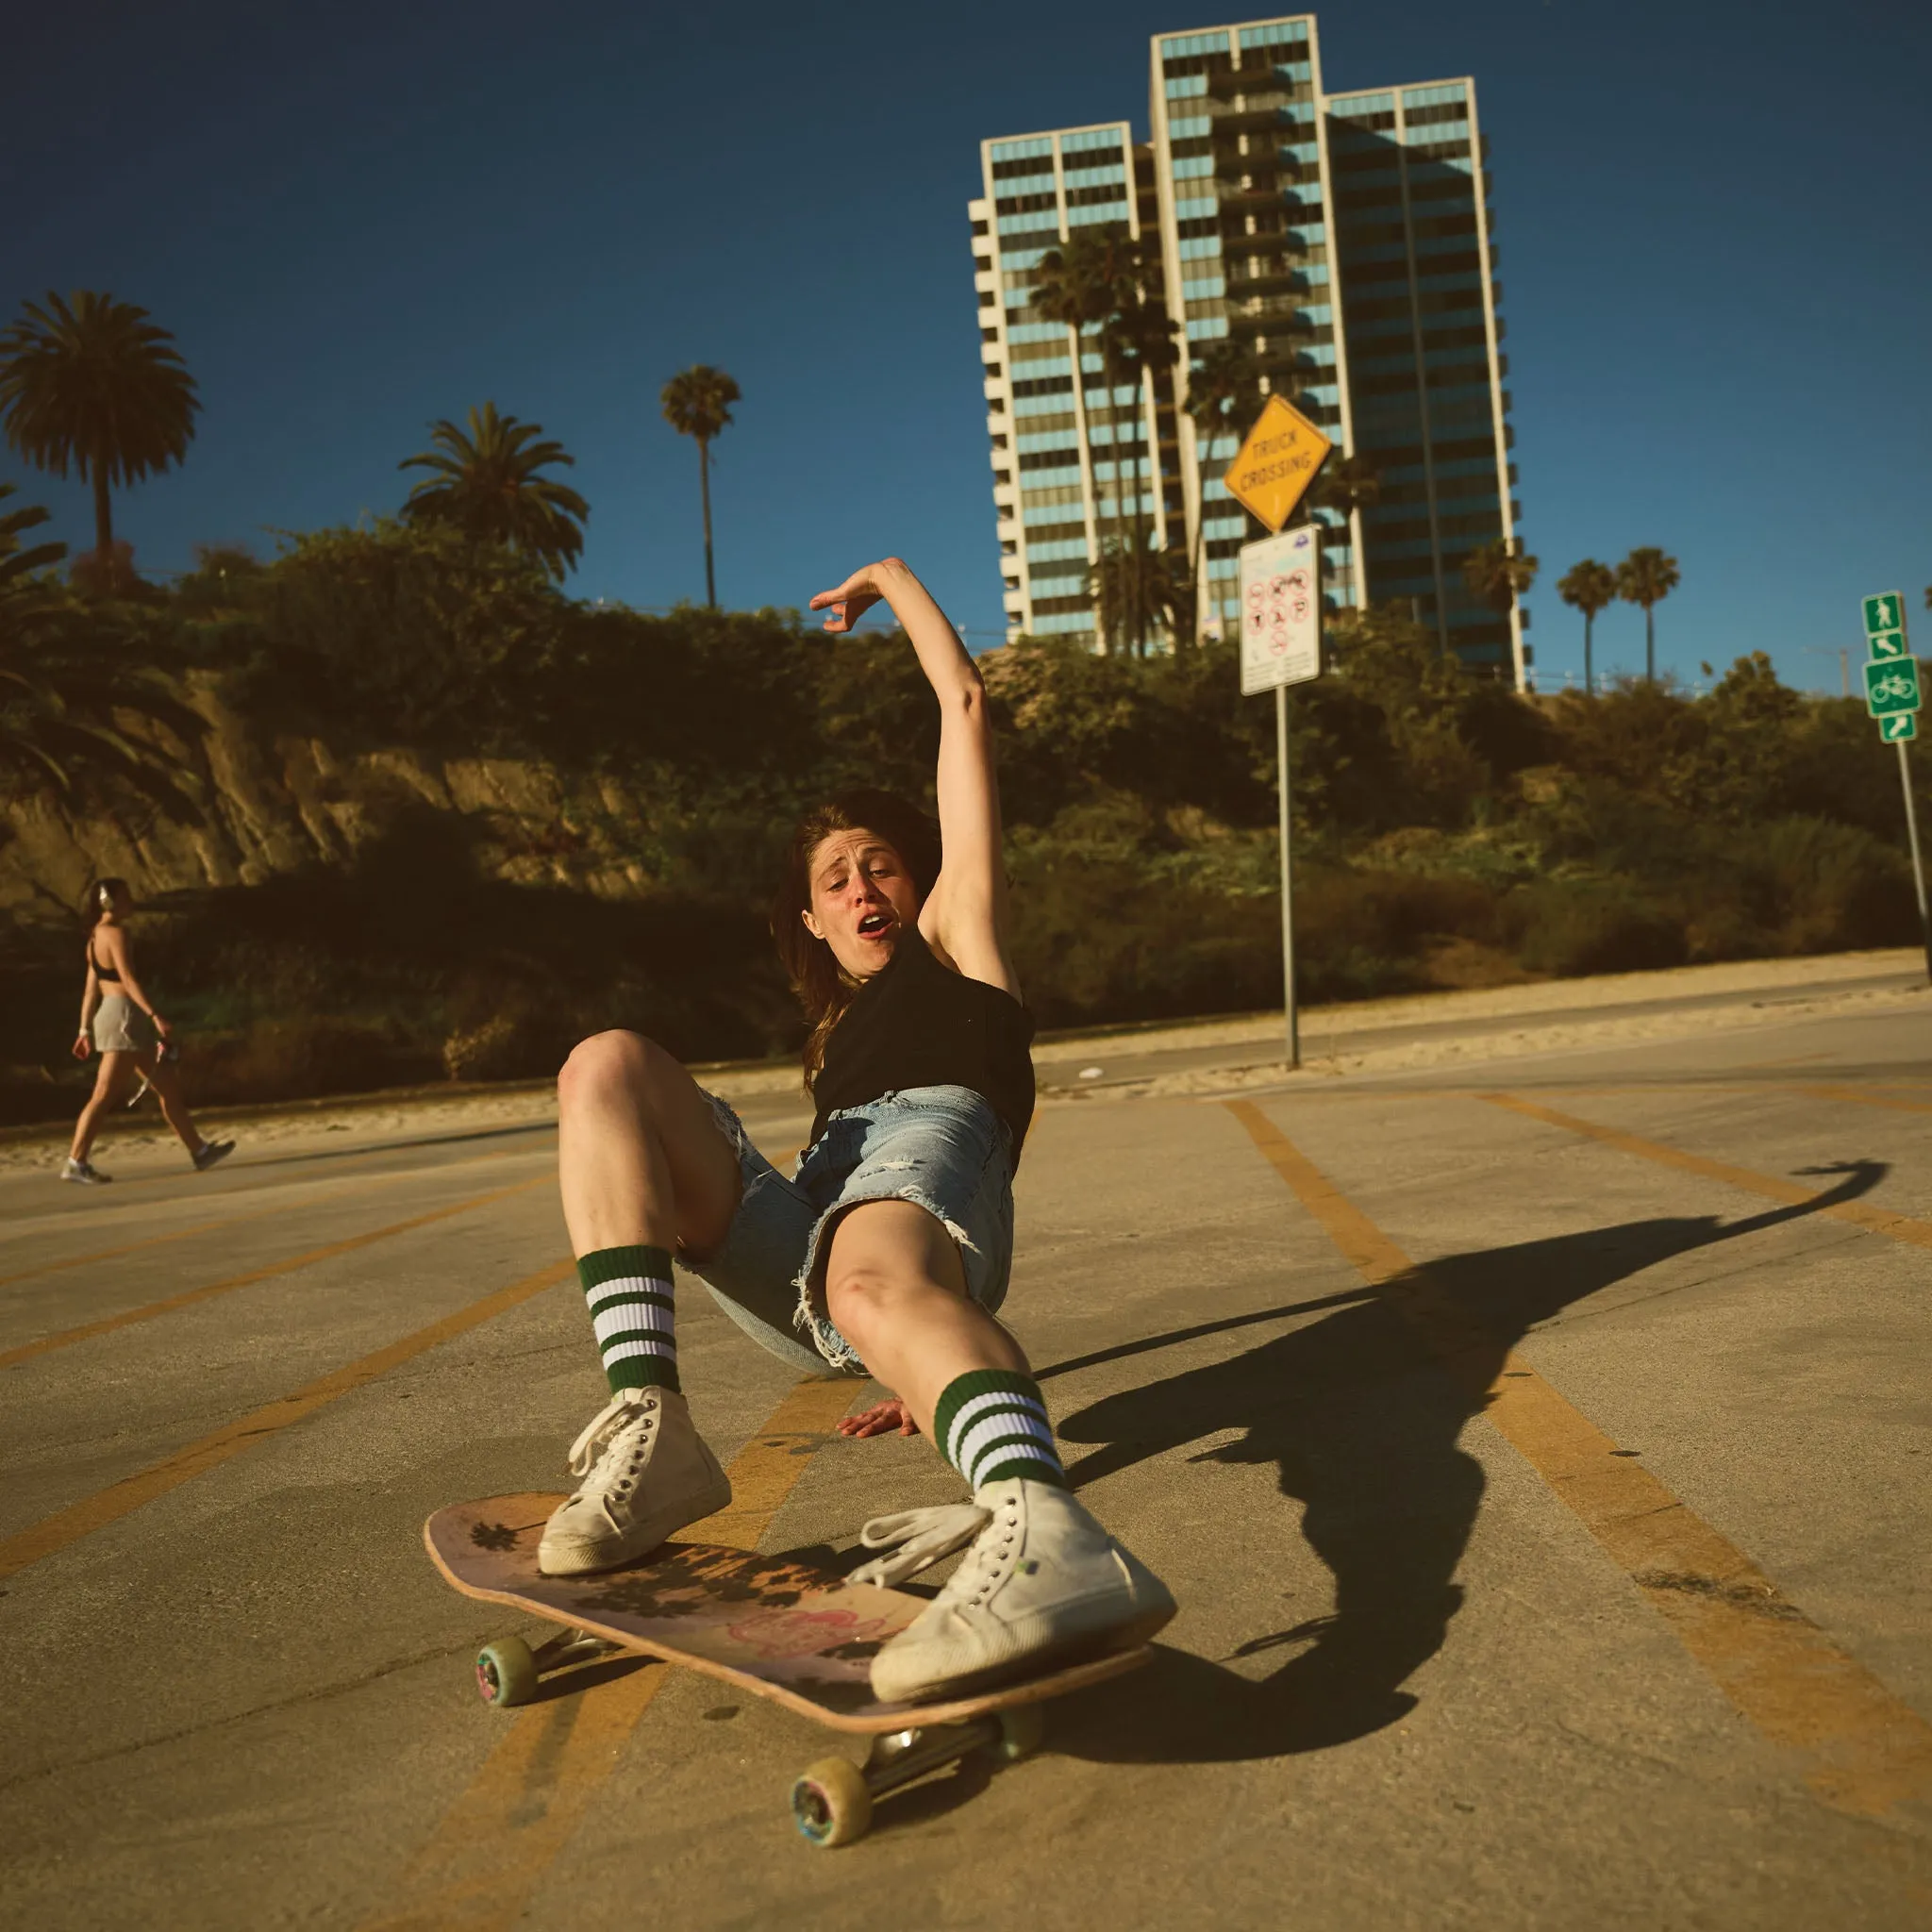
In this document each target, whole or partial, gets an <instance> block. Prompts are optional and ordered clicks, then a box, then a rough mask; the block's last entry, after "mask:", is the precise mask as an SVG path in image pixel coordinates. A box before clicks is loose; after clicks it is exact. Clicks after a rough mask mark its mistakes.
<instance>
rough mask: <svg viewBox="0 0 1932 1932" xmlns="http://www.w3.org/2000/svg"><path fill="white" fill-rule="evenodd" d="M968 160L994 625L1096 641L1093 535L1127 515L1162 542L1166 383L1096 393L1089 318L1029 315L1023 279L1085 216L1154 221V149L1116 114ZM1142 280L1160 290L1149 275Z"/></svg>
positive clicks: (1135, 225)
mask: <svg viewBox="0 0 1932 1932" xmlns="http://www.w3.org/2000/svg"><path fill="white" fill-rule="evenodd" d="M980 173H981V181H982V190H983V192H982V194H981V197H980V198H979V199H978V200H976V201H974V203H972V205H971V208H970V209H969V213H970V215H971V219H972V225H973V252H974V264H973V265H974V284H975V285H976V288H977V291H978V296H979V319H980V331H979V333H980V360H981V363H982V367H983V372H984V388H985V392H986V406H987V436H988V441H989V443H990V447H991V459H992V474H993V503H994V508H995V514H996V516H997V519H998V529H999V545H1000V570H1001V575H1002V579H1003V582H1004V587H1005V601H1006V613H1007V631H1008V637H1020V636H1023V635H1026V636H1034V637H1042V636H1054V635H1062V636H1073V637H1076V638H1080V639H1083V640H1085V641H1093V642H1097V641H1098V625H1097V624H1096V621H1095V616H1094V609H1093V598H1092V594H1091V588H1090V576H1089V573H1090V571H1091V568H1092V565H1093V563H1094V561H1095V560H1096V559H1097V558H1098V557H1099V555H1100V543H1101V541H1102V539H1103V538H1104V537H1105V536H1107V535H1108V533H1109V531H1111V530H1112V529H1113V528H1115V527H1117V526H1118V525H1119V524H1120V523H1121V522H1124V520H1127V519H1132V520H1133V521H1134V522H1135V523H1136V524H1137V525H1139V526H1140V527H1141V528H1143V529H1145V530H1147V531H1149V532H1151V534H1152V536H1153V540H1154V541H1156V542H1157V543H1160V542H1165V541H1168V530H1169V525H1170V520H1171V513H1170V511H1169V508H1168V505H1167V502H1166V499H1165V497H1164V495H1163V493H1162V491H1161V489H1160V487H1159V477H1160V475H1161V474H1162V455H1163V451H1167V452H1169V457H1168V461H1169V466H1170V467H1171V463H1172V457H1171V449H1172V444H1173V441H1174V397H1173V391H1172V385H1171V383H1167V382H1162V381H1159V380H1157V379H1156V378H1153V377H1148V378H1145V379H1143V380H1142V381H1141V382H1139V383H1121V384H1119V385H1117V386H1116V388H1115V389H1114V391H1112V393H1111V394H1109V392H1108V386H1107V379H1106V374H1105V370H1104V368H1103V364H1102V358H1101V354H1100V349H1099V344H1098V342H1097V341H1096V340H1095V331H1094V330H1093V329H1091V328H1089V329H1087V330H1085V331H1076V330H1074V329H1073V328H1070V327H1068V326H1066V325H1063V324H1060V323H1056V322H1050V321H1046V320H1043V319H1041V316H1040V314H1039V312H1038V310H1037V309H1036V308H1034V306H1033V304H1034V291H1035V285H1036V283H1037V281H1038V278H1039V267H1040V263H1041V259H1042V258H1044V257H1045V256H1047V255H1048V254H1050V253H1051V252H1052V251H1053V250H1054V249H1056V248H1058V246H1059V245H1060V244H1061V243H1062V242H1066V241H1068V240H1069V239H1071V238H1072V237H1073V236H1074V235H1075V234H1077V233H1078V232H1079V231H1080V230H1081V229H1082V228H1083V227H1088V226H1091V225H1102V224H1116V225H1121V226H1123V227H1124V228H1125V229H1126V230H1127V232H1128V233H1130V234H1133V235H1136V236H1138V235H1140V234H1141V233H1142V231H1143V223H1144V224H1145V225H1146V226H1147V227H1148V228H1151V227H1152V226H1153V217H1154V179H1153V167H1152V161H1151V158H1150V157H1149V154H1148V151H1147V149H1146V148H1145V147H1144V146H1141V147H1136V145H1135V143H1134V140H1133V134H1132V130H1131V129H1130V128H1129V127H1128V125H1127V124H1126V123H1125V122H1124V121H1122V122H1114V123H1109V124H1108V125H1104V126H1098V127H1075V128H1063V129H1056V130H1054V131H1052V132H1050V133H1045V134H1033V135H1026V136H1024V137H1020V138H1016V139H1013V140H1008V141H989V142H983V143H982V144H981V149H980ZM1149 292H1150V294H1151V295H1152V296H1153V298H1154V299H1156V300H1160V299H1163V298H1162V294H1161V290H1160V287H1159V279H1158V274H1157V275H1156V277H1155V285H1154V286H1153V288H1152V289H1151V290H1150V291H1149ZM1172 516H1173V517H1176V518H1177V516H1178V502H1177V501H1176V503H1175V506H1174V511H1173V512H1172Z"/></svg>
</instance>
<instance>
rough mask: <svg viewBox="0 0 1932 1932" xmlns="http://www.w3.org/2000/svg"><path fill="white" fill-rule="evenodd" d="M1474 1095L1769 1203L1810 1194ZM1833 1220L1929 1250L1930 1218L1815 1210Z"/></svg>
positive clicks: (1720, 1163) (1501, 1098)
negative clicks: (1738, 1189) (1720, 1183)
mask: <svg viewBox="0 0 1932 1932" xmlns="http://www.w3.org/2000/svg"><path fill="white" fill-rule="evenodd" d="M1478 1098H1480V1099H1483V1100H1487V1101H1488V1102H1489V1103H1490V1105H1491V1107H1501V1108H1508V1110H1509V1111H1510V1112H1511V1113H1520V1114H1522V1115H1524V1118H1525V1119H1528V1120H1533V1121H1541V1122H1542V1123H1543V1124H1544V1125H1545V1126H1551V1127H1561V1128H1562V1129H1563V1130H1564V1131H1565V1132H1566V1133H1571V1134H1579V1135H1581V1136H1582V1137H1583V1138H1584V1139H1585V1140H1587V1141H1600V1142H1601V1143H1602V1144H1603V1145H1604V1146H1606V1147H1614V1148H1616V1149H1617V1151H1618V1152H1619V1153H1620V1154H1634V1155H1636V1156H1637V1158H1639V1159H1640V1160H1652V1161H1655V1162H1656V1163H1657V1165H1658V1166H1659V1167H1674V1168H1675V1169H1677V1170H1678V1172H1679V1173H1682V1174H1696V1175H1697V1176H1698V1177H1699V1178H1700V1179H1703V1180H1709V1181H1723V1182H1724V1185H1725V1186H1726V1187H1732V1188H1740V1189H1742V1190H1743V1191H1744V1192H1746V1193H1748V1194H1761V1195H1763V1196H1764V1198H1765V1199H1766V1200H1768V1201H1783V1202H1786V1203H1787V1204H1789V1205H1791V1206H1797V1205H1799V1204H1801V1203H1803V1202H1806V1201H1809V1200H1810V1199H1811V1198H1812V1197H1811V1195H1810V1194H1809V1193H1807V1191H1806V1190H1805V1189H1804V1188H1802V1187H1800V1186H1799V1185H1798V1183H1797V1182H1795V1181H1790V1180H1786V1179H1784V1178H1783V1177H1782V1176H1781V1175H1779V1174H1759V1173H1757V1170H1756V1169H1754V1168H1749V1167H1734V1166H1733V1165H1732V1164H1731V1163H1730V1162H1729V1161H1727V1160H1713V1159H1711V1158H1709V1156H1707V1155H1704V1154H1687V1153H1686V1152H1685V1151H1684V1150H1683V1149H1682V1148H1681V1147H1668V1146H1666V1145H1665V1144H1664V1143H1663V1142H1662V1141H1646V1140H1644V1139H1643V1137H1642V1136H1641V1135H1640V1134H1626V1133H1624V1131H1623V1129H1622V1128H1620V1127H1605V1126H1599V1125H1598V1124H1597V1123H1596V1122H1594V1121H1586V1120H1580V1119H1578V1118H1577V1116H1576V1115H1575V1114H1574V1113H1558V1112H1557V1109H1556V1108H1553V1107H1541V1106H1539V1105H1538V1104H1537V1103H1536V1102H1535V1101H1533V1100H1524V1099H1523V1098H1522V1097H1521V1096H1520V1095H1519V1094H1515V1093H1484V1094H1481V1095H1479V1096H1478ZM1816 1211H1817V1212H1818V1213H1819V1214H1821V1215H1824V1216H1825V1217H1826V1218H1828V1219H1829V1220H1832V1221H1848V1222H1850V1223H1851V1224H1852V1225H1853V1226H1854V1227H1863V1228H1868V1229H1870V1230H1871V1232H1872V1233H1874V1234H1883V1235H1890V1237H1891V1239H1892V1240H1893V1241H1910V1242H1911V1243H1912V1245H1913V1246H1915V1247H1921V1248H1932V1222H1927V1221H1914V1220H1913V1219H1912V1217H1911V1216H1910V1215H1909V1214H1895V1213H1893V1212H1892V1211H1891V1210H1890V1208H1874V1207H1873V1206H1871V1205H1870V1203H1868V1202H1865V1201H1834V1202H1832V1203H1831V1204H1830V1205H1829V1206H1828V1207H1823V1208H1818V1209H1817V1210H1816Z"/></svg>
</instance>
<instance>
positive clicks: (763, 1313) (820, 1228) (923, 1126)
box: [678, 1087, 1013, 1375]
mask: <svg viewBox="0 0 1932 1932" xmlns="http://www.w3.org/2000/svg"><path fill="white" fill-rule="evenodd" d="M705 1098H706V1099H707V1100H708V1101H709V1102H710V1103H711V1109H712V1111H713V1113H714V1114H715V1115H716V1116H717V1121H718V1125H719V1127H720V1128H721V1129H722V1130H723V1132H724V1136H725V1138H726V1139H727V1140H728V1141H730V1142H731V1144H732V1145H733V1146H734V1147H735V1148H736V1149H737V1150H738V1165H739V1172H740V1174H741V1176H742V1180H743V1191H742V1193H741V1195H740V1198H739V1203H738V1211H737V1213H736V1214H734V1215H733V1216H732V1217H731V1225H730V1227H729V1228H728V1229H727V1230H726V1231H725V1235H724V1241H722V1242H720V1243H719V1245H718V1246H717V1247H715V1248H713V1249H712V1250H711V1252H710V1253H709V1254H708V1255H703V1256H693V1255H686V1254H680V1255H679V1256H678V1259H679V1261H681V1262H682V1263H683V1265H684V1266H685V1267H686V1268H688V1269H689V1270H690V1271H691V1273H692V1274H695V1275H697V1277H698V1278H699V1279H700V1280H701V1281H703V1282H704V1284H705V1286H706V1287H707V1288H708V1289H709V1290H710V1291H711V1296H712V1299H713V1300H715V1301H716V1302H717V1304H718V1306H719V1307H721V1308H723V1309H724V1312H725V1314H727V1315H728V1316H730V1318H731V1319H732V1320H733V1321H734V1322H736V1323H737V1324H738V1325H739V1326H740V1327H741V1328H742V1329H743V1330H744V1332H745V1333H746V1334H747V1335H749V1336H750V1337H751V1338H752V1339H753V1341H757V1342H758V1343H759V1345H760V1346H762V1347H764V1348H766V1349H769V1350H770V1351H771V1353H772V1354H773V1355H774V1356H776V1357H778V1358H779V1359H780V1360H781V1361H786V1362H790V1363H791V1365H792V1367H794V1368H797V1369H802V1370H804V1371H805V1372H806V1373H807V1374H824V1372H825V1366H826V1364H827V1363H829V1364H830V1365H831V1366H832V1367H833V1368H834V1369H836V1370H838V1371H839V1372H840V1373H841V1374H847V1375H863V1374H865V1372H866V1371H865V1365H864V1364H863V1363H862V1362H861V1361H860V1360H859V1359H858V1354H857V1353H856V1352H855V1350H854V1349H853V1347H852V1344H851V1343H850V1342H849V1341H846V1340H845V1338H844V1337H843V1336H842V1335H841V1334H840V1333H839V1331H838V1329H837V1328H835V1327H834V1326H833V1325H832V1322H831V1319H830V1317H829V1316H828V1315H827V1313H826V1311H825V1254H826V1249H827V1247H828V1245H829V1237H830V1234H831V1230H832V1226H833V1224H834V1223H835V1222H836V1221H837V1220H838V1218H839V1216H840V1215H841V1214H842V1213H843V1212H844V1211H845V1210H846V1209H847V1208H854V1207H857V1206H858V1203H860V1202H861V1201H910V1202H912V1203H914V1204H915V1205H916V1206H918V1207H921V1208H924V1209H925V1210H926V1212H927V1213H928V1214H931V1215H932V1216H934V1217H935V1219H937V1220H938V1221H939V1222H940V1223H941V1224H942V1225H943V1226H944V1228H945V1230H946V1232H947V1233H948V1234H949V1235H951V1236H952V1237H953V1240H954V1241H956V1242H957V1243H958V1248H959V1259H960V1261H961V1262H962V1263H963V1264H964V1268H965V1274H966V1292H967V1293H968V1294H969V1295H970V1296H971V1297H972V1298H973V1300H974V1301H975V1302H977V1303H978V1305H979V1306H980V1307H982V1308H984V1309H986V1311H987V1312H988V1313H989V1314H991V1313H992V1312H993V1311H994V1310H995V1309H997V1308H998V1307H999V1305H1000V1304H1001V1303H1002V1302H1003V1301H1005V1300H1006V1298H1007V1282H1008V1277H1009V1276H1010V1274H1011V1273H1012V1266H1013V1162H1012V1155H1011V1150H1010V1148H1009V1147H1008V1133H1007V1129H1006V1125H1005V1124H1004V1123H1003V1122H1002V1121H1001V1119H1000V1117H999V1116H998V1115H997V1114H996V1113H994V1111H993V1110H992V1108H991V1106H990V1105H989V1103H988V1102H987V1100H986V1099H985V1097H984V1096H983V1095H981V1094H978V1093H975V1092H974V1091H973V1090H972V1089H971V1088H970V1087H908V1088H906V1089H904V1090H903V1091H899V1092H896V1093H882V1094H880V1096H879V1097H878V1098H877V1099H876V1100H869V1101H867V1102H866V1104H865V1105H864V1106H863V1107H848V1108H841V1110H840V1111H839V1112H837V1113H835V1114H832V1115H830V1116H829V1117H828V1118H827V1119H826V1122H825V1130H824V1133H822V1134H821V1135H820V1136H819V1138H818V1139H817V1140H816V1141H813V1142H812V1144H811V1145H810V1146H809V1147H808V1148H807V1149H806V1150H805V1152H804V1153H803V1154H802V1155H801V1156H800V1157H799V1159H798V1165H797V1169H796V1172H794V1173H792V1174H780V1173H779V1172H778V1170H777V1169H776V1168H775V1167H774V1166H773V1165H772V1163H771V1162H770V1161H769V1160H767V1159H766V1158H765V1157H764V1156H763V1155H762V1154H760V1153H759V1152H758V1149H757V1148H756V1147H754V1146H753V1145H752V1143H751V1137H750V1136H749V1135H748V1134H747V1133H746V1132H745V1131H744V1124H743V1123H742V1122H741V1121H740V1119H739V1118H738V1116H737V1114H736V1113H734V1112H733V1111H732V1109H731V1108H729V1107H728V1106H727V1105H726V1104H725V1103H724V1101H722V1100H720V1099H719V1098H718V1096H717V1095H716V1094H715V1093H709V1092H708V1093H707V1094H706V1095H705ZM801 1338H808V1340H809V1342H810V1344H811V1345H810V1346H808V1345H807V1341H806V1340H803V1339H801Z"/></svg>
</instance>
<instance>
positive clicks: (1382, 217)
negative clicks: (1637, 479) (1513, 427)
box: [1326, 80, 1529, 681]
mask: <svg viewBox="0 0 1932 1932" xmlns="http://www.w3.org/2000/svg"><path fill="white" fill-rule="evenodd" d="M1326 116H1327V123H1328V127H1327V138H1328V156H1329V168H1330V182H1331V187H1332V196H1333V208H1334V211H1335V238H1336V248H1337V254H1338V269H1339V274H1340V282H1341V292H1342V325H1343V331H1344V333H1345V334H1346V336H1347V339H1348V344H1349V378H1350V392H1351V403H1352V409H1351V415H1352V418H1353V424H1354V430H1355V441H1354V447H1355V450H1356V452H1357V454H1358V455H1359V456H1360V457H1361V458H1363V459H1364V461H1365V462H1366V463H1367V464H1368V465H1369V467H1370V468H1372V469H1373V470H1374V472H1375V473H1376V474H1377V475H1378V476H1379V477H1380V479H1381V489H1380V496H1379V500H1378V501H1377V502H1376V503H1374V505H1372V506H1371V507H1369V508H1366V509H1364V510H1363V511H1362V513H1361V524H1362V537H1363V545H1362V548H1363V563H1364V567H1365V575H1366V577H1367V590H1368V594H1369V596H1370V597H1371V598H1372V599H1373V600H1374V601H1375V602H1376V603H1395V604H1407V605H1408V606H1409V607H1410V608H1411V609H1412V610H1413V611H1414V612H1415V614H1416V615H1417V616H1418V617H1419V618H1420V619H1421V621H1422V622H1423V623H1424V624H1425V625H1429V626H1430V627H1431V628H1433V629H1434V630H1435V631H1436V632H1437V634H1438V636H1439V637H1440V638H1441V641H1442V643H1443V646H1444V647H1445V648H1446V649H1451V650H1454V651H1456V652H1457V654H1458V655H1459V656H1460V657H1462V658H1464V659H1465V660H1466V661H1467V662H1469V663H1472V664H1479V665H1486V666H1490V667H1492V668H1493V669H1495V670H1497V671H1499V672H1501V673H1504V674H1506V675H1509V676H1510V678H1511V680H1512V681H1521V677H1522V673H1523V671H1524V667H1525V666H1526V664H1527V662H1528V658H1529V653H1528V648H1527V646H1526V645H1525V643H1524V639H1523V632H1522V625H1523V616H1522V613H1521V611H1520V609H1518V610H1512V611H1509V612H1507V613H1504V612H1501V611H1498V610H1496V609H1495V608H1491V606H1489V605H1486V604H1483V603H1481V602H1480V601H1479V600H1477V599H1476V598H1475V597H1474V595H1473V594H1472V593H1471V592H1470V591H1469V589H1468V587H1467V585H1466V584H1465V582H1464V580H1463V572H1462V566H1463V562H1464V560H1465V559H1466V558H1468V556H1469V554H1470V553H1471V552H1472V551H1473V550H1475V549H1477V548H1479V547H1480V546H1482V545H1483V544H1486V543H1492V542H1495V541H1498V540H1501V539H1507V538H1512V537H1514V536H1515V535H1516V525H1517V522H1518V519H1519V517H1520V515H1521V511H1520V508H1519V507H1518V506H1517V505H1516V504H1515V503H1514V502H1513V501H1512V500H1511V499H1512V492H1513V486H1514V483H1515V479H1516V470H1515V465H1514V464H1513V463H1512V462H1511V461H1510V460H1509V456H1508V444H1509V441H1510V440H1511V439H1510V430H1509V426H1508V422H1507V413H1508V405H1509V397H1508V392H1507V390H1505V389H1504V388H1503V386H1502V382H1503V377H1504V376H1505V375H1507V368H1508V365H1507V359H1506V358H1504V356H1503V354H1502V352H1501V348H1500V339H1501V337H1502V334H1503V325H1502V322H1501V320H1500V318H1499V317H1498V315H1497V313H1496V307H1497V300H1498V291H1497V288H1496V283H1495V251H1494V249H1493V247H1492V246H1491V241H1490V233H1491V218H1490V212H1489V192H1490V176H1489V173H1488V171H1487V169H1486V168H1485V167H1484V165H1483V161H1484V150H1483V142H1482V137H1481V133H1480V130H1479V129H1478V127H1477V125H1476V117H1475V88H1474V83H1473V82H1471V81H1468V80H1451V81H1441V82H1436V83H1433V84H1430V85H1427V86H1422V87H1406V88H1398V89H1395V90H1393V91H1391V92H1379V93H1370V94H1346V95H1331V96H1330V97H1329V99H1328V101H1327V103H1326Z"/></svg>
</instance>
